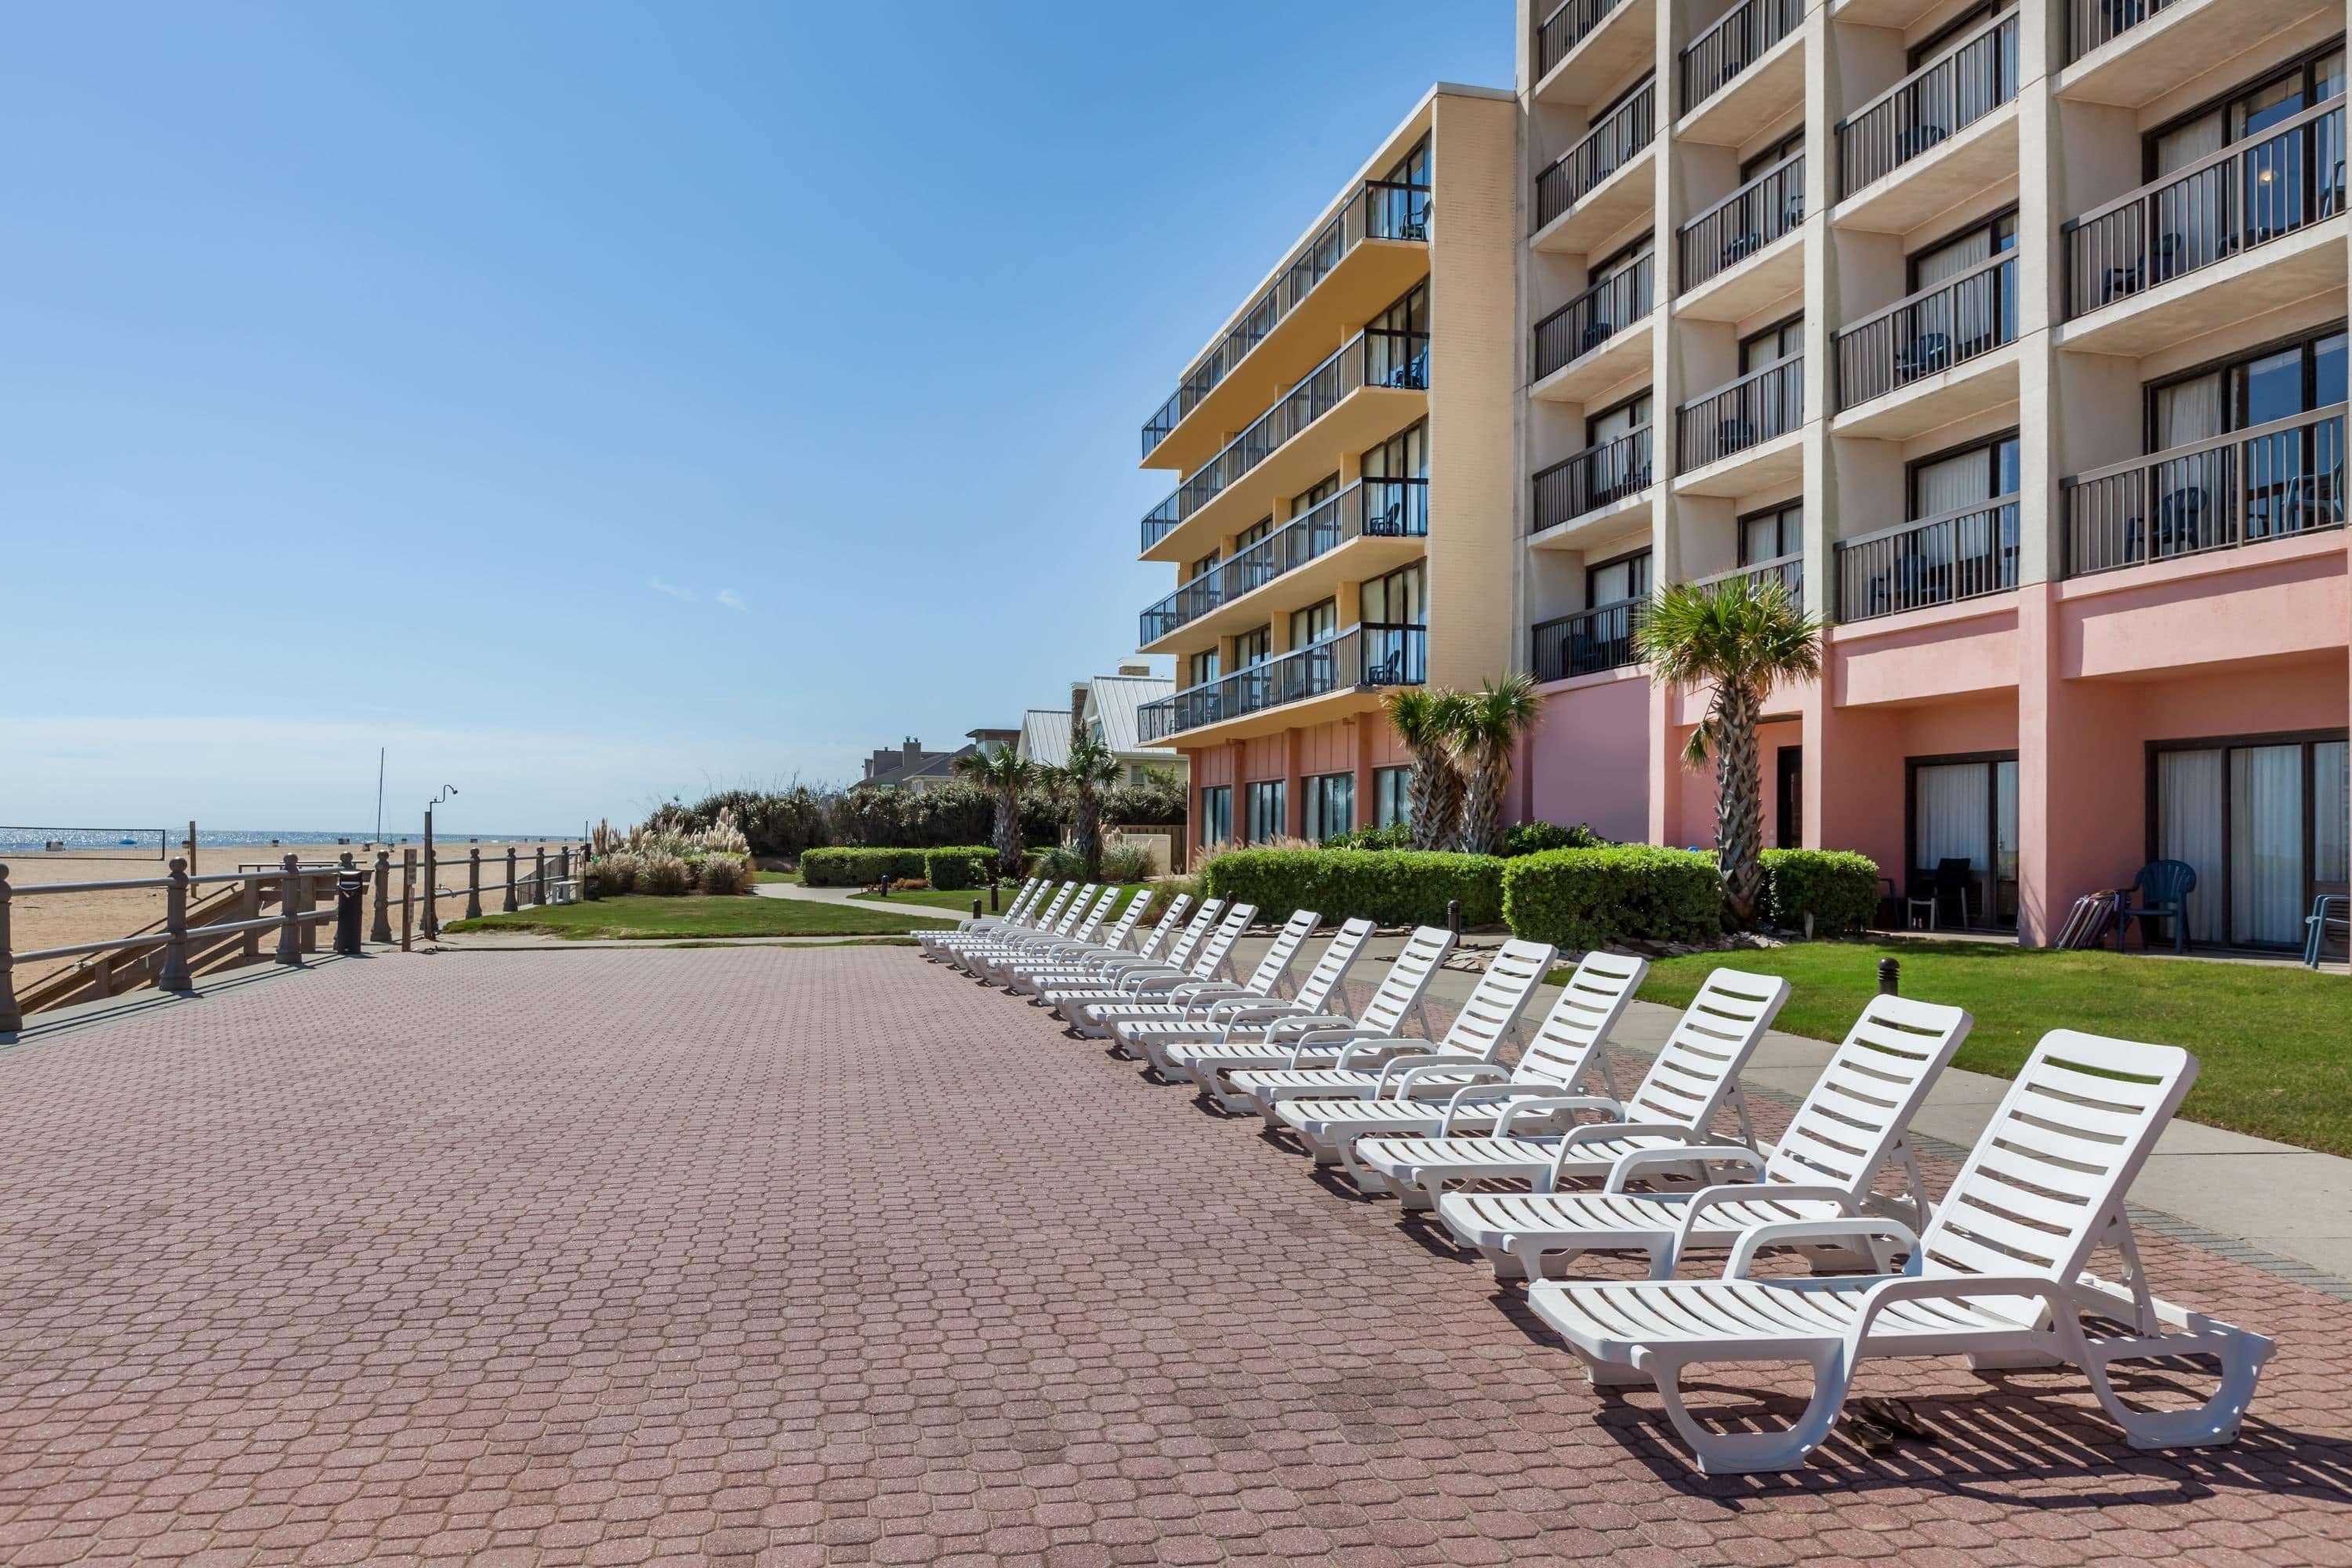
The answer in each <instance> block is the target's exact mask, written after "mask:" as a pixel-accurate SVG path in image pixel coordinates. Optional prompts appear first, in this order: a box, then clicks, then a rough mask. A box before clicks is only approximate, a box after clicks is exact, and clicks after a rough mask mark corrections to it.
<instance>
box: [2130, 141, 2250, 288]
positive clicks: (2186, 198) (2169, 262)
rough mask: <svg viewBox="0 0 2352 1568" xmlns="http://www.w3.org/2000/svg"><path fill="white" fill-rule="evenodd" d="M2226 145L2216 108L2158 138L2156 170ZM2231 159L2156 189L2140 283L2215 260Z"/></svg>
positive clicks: (2223, 228) (2225, 224) (2224, 229)
mask: <svg viewBox="0 0 2352 1568" xmlns="http://www.w3.org/2000/svg"><path fill="white" fill-rule="evenodd" d="M2227 144H2228V139H2227V132H2226V130H2225V129H2224V122H2223V120H2222V117H2221V111H2220V110H2214V111H2213V112H2212V113H2210V114H2207V115H2202V116H2200V117H2199V118H2198V119H2196V120H2193V121H2189V123H2188V124H2186V125H2184V126H2182V127H2180V128H2179V130H2177V131H2169V132H2166V133H2165V134H2164V135H2162V136H2159V137H2158V138H2157V142H2156V172H2157V176H2158V178H2159V179H2161V178H2162V177H2163V176H2164V175H2167V174H2171V173H2172V172H2173V171H2174V170H2176V169H2185V168H2187V167H2188V166H2189V164H2191V163H2195V162H2197V160H2199V159H2200V158H2203V157H2207V156H2209V155H2210V154H2212V153H2219V152H2220V151H2221V149H2222V148H2223V147H2224V146H2226V145H2227ZM2236 167H2237V162H2236V160H2235V159H2231V160H2230V161H2228V162H2225V163H2215V164H2212V165H2210V166H2209V167H2207V168H2205V169H2203V170H2201V171H2200V172H2199V173H2198V174H2193V175H2189V176H2187V177H2185V178H2184V179H2182V180H2181V181H2180V182H2179V183H2178V184H2174V185H2171V186H2168V188H2166V189H2165V190H2163V191H2162V192H2160V193H2159V194H2158V196H2157V199H2156V202H2155V210H2154V214H2153V221H2154V225H2155V232H2154V233H2152V234H2150V235H2148V236H2147V245H2148V247H2149V248H2150V250H2151V252H2152V253H2153V254H2152V256H2151V262H2152V265H2151V267H2150V268H2149V275H2148V276H2147V278H2145V279H2141V282H2142V285H2143V286H2145V285H2147V284H2150V283H2160V282H2162V281H2164V279H2167V278H2170V277H2174V276H2177V275H2178V274H2179V273H2182V272H2186V271H2188V270H2189V268H2193V267H2203V266H2205V265H2207V264H2208V263H2210V262H2212V261H2215V260H2218V259H2219V258H2220V257H2221V248H2222V238H2223V237H2224V236H2225V235H2226V234H2228V232H2229V213H2230V208H2229V193H2230V189H2231V176H2232V174H2233V172H2234V170H2235V169H2236Z"/></svg>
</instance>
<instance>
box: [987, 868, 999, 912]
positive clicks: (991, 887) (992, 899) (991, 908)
mask: <svg viewBox="0 0 2352 1568" xmlns="http://www.w3.org/2000/svg"><path fill="white" fill-rule="evenodd" d="M996 889H997V881H996V879H995V878H993V877H991V878H990V879H988V912H989V913H990V914H994V913H995V912H996Z"/></svg>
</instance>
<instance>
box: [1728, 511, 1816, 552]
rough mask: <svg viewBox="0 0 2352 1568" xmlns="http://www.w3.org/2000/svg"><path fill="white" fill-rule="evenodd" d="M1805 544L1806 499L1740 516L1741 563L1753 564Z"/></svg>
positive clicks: (1801, 548)
mask: <svg viewBox="0 0 2352 1568" xmlns="http://www.w3.org/2000/svg"><path fill="white" fill-rule="evenodd" d="M1804 548H1805V503H1804V502H1802V501H1799V500H1792V501H1790V502H1788V503H1787V504H1785V505H1782V506H1776V507H1770V508H1768V509H1767V510H1763V511H1751V512H1749V513H1748V515H1747V516H1746V517H1743V518H1741V519H1740V520H1739V563H1740V564H1741V565H1742V566H1753V565H1756V564H1757V563H1759V562H1765V561H1776V560H1778V559H1780V557H1781V556H1783V555H1794V554H1796V553H1798V552H1800V551H1801V550H1803V549H1804Z"/></svg>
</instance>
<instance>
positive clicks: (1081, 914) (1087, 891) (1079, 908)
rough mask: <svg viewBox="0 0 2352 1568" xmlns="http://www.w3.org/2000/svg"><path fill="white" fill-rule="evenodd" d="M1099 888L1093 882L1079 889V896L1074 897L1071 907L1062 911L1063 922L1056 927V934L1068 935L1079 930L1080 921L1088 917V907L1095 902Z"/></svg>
mask: <svg viewBox="0 0 2352 1568" xmlns="http://www.w3.org/2000/svg"><path fill="white" fill-rule="evenodd" d="M1098 890H1099V889H1097V887H1096V885H1095V884H1094V883H1092V882H1088V883H1087V885H1086V886H1085V887H1083V888H1080V889H1078V892H1077V897H1076V898H1074V899H1072V900H1070V904H1069V907H1068V908H1067V909H1066V910H1063V911H1062V919H1061V922H1060V923H1059V924H1057V925H1055V927H1054V934H1055V936H1068V935H1070V934H1071V933H1072V932H1074V931H1076V930H1077V927H1078V922H1079V921H1083V920H1085V919H1086V918H1087V907H1088V906H1089V905H1091V904H1092V903H1093V902H1094V900H1095V894H1096V893H1097V891H1098Z"/></svg>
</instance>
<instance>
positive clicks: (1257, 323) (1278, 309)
mask: <svg viewBox="0 0 2352 1568" xmlns="http://www.w3.org/2000/svg"><path fill="white" fill-rule="evenodd" d="M1430 208H1431V196H1430V187H1429V186H1427V185H1410V184H1400V183H1398V182H1396V181H1393V180H1366V181H1364V182H1363V183H1362V184H1360V185H1358V186H1357V187H1356V189H1355V191H1354V193H1353V194H1352V195H1350V196H1349V199H1348V201H1347V202H1346V203H1345V204H1344V205H1342V206H1341V207H1340V209H1339V212H1338V213H1336V214H1334V215H1333V216H1332V218H1331V221H1330V222H1328V223H1327V224H1325V225H1324V226H1322V227H1321V228H1319V229H1318V230H1316V231H1315V235H1314V237H1312V238H1311V239H1309V240H1307V243H1306V244H1305V245H1303V246H1301V247H1299V248H1298V251H1297V254H1296V255H1294V256H1293V257H1292V258H1291V260H1290V264H1289V265H1288V266H1286V267H1285V268H1283V269H1282V271H1281V273H1280V275H1279V276H1277V277H1276V279H1275V280H1274V281H1273V282H1271V283H1269V284H1267V285H1266V288H1265V292H1264V293H1263V294H1260V295H1259V296H1258V297H1257V298H1256V299H1255V300H1252V301H1251V302H1250V305H1249V308H1248V309H1247V310H1244V311H1243V312H1242V313H1241V317H1240V319H1239V320H1237V321H1234V324H1233V325H1232V326H1231V327H1230V328H1228V329H1226V331H1225V335H1224V336H1223V338H1221V339H1219V340H1218V342H1217V345H1216V346H1215V347H1214V348H1213V349H1211V350H1210V351H1209V352H1208V353H1205V354H1203V355H1202V356H1201V357H1200V358H1199V359H1198V360H1196V361H1194V362H1193V363H1192V365H1191V366H1190V367H1189V368H1188V369H1187V370H1186V371H1185V373H1184V378H1183V380H1182V382H1181V384H1179V385H1178V386H1177V388H1176V391H1175V392H1174V393H1173V394H1172V395H1170V397H1169V399H1168V401H1167V402H1165V403H1163V404H1161V405H1160V407H1159V409H1158V411H1157V412H1155V413H1154V414H1153V415H1152V416H1151V417H1150V418H1149V419H1147V420H1145V421H1144V422H1143V455H1144V456H1145V457H1147V458H1148V457H1150V455H1151V453H1152V450H1153V448H1155V447H1158V446H1159V445H1160V442H1162V441H1165V440H1166V439H1168V437H1169V434H1170V433H1171V431H1173V430H1174V429H1175V428H1176V426H1178V425H1180V424H1181V423H1182V422H1183V419H1184V416H1186V415H1188V414H1190V413H1192V410H1193V409H1194V408H1196V407H1198V406H1199V405H1200V403H1201V400H1202V398H1204V397H1206V396H1208V395H1209V394H1210V392H1211V391H1212V390H1213V389H1214V388H1215V387H1216V385H1217V384H1218V383H1219V382H1222V381H1223V380H1224V378H1225V376H1226V374H1227V373H1228V372H1230V371H1231V370H1232V369H1233V368H1234V366H1235V365H1237V364H1239V363H1241V362H1242V361H1243V360H1244V358H1246V357H1247V356H1248V354H1249V352H1250V351H1251V350H1252V349H1254V348H1255V347H1257V345H1258V344H1259V343H1260V342H1263V341H1265V337H1266V335H1267V334H1268V333H1270V332H1272V331H1274V329H1275V328H1276V326H1278V325H1280V324H1281V322H1282V321H1283V319H1284V318H1285V317H1286V316H1288V315H1289V314H1290V312H1291V311H1292V310H1296V309H1297V306H1298V302H1299V301H1300V300H1304V299H1306V298H1307V295H1309V294H1311V293H1313V292H1314V291H1315V288H1316V286H1317V285H1318V284H1319V283H1321V282H1322V281H1323V279H1325V278H1326V277H1328V276H1329V275H1330V273H1331V271H1332V269H1333V268H1337V267H1338V266H1339V263H1340V262H1341V261H1342V260H1344V259H1346V258H1347V257H1348V255H1349V252H1351V251H1353V250H1354V249H1355V248H1356V247H1357V246H1359V245H1360V244H1362V243H1363V242H1364V241H1365V240H1367V239H1405V240H1425V239H1427V238H1428V237H1429V218H1430Z"/></svg>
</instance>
